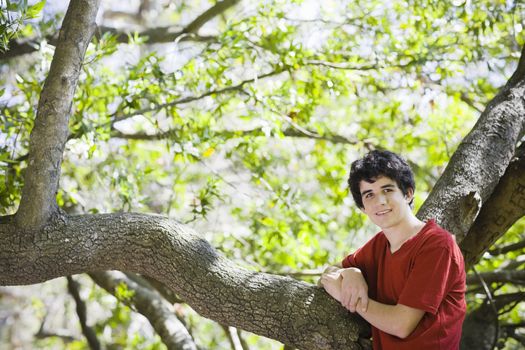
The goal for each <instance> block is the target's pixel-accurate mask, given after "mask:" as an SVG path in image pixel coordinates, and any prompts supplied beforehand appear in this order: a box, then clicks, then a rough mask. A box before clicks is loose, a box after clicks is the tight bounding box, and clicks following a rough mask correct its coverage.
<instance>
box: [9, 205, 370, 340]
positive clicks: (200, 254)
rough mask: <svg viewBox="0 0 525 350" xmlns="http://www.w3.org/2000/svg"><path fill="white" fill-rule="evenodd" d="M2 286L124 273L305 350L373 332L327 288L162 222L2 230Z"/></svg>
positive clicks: (67, 222) (135, 219) (100, 219)
mask: <svg viewBox="0 0 525 350" xmlns="http://www.w3.org/2000/svg"><path fill="white" fill-rule="evenodd" d="M0 236H1V237H2V238H3V239H2V240H1V241H0V252H2V253H0V271H2V273H1V274H0V285H17V284H30V283H39V282H43V281H46V280H49V279H52V278H55V277H58V276H64V275H71V274H77V273H81V272H86V271H103V270H110V269H118V270H122V271H130V272H136V273H140V274H143V275H147V276H151V277H153V278H155V279H156V280H158V281H162V282H163V283H164V284H165V285H167V286H168V287H169V288H170V289H172V290H174V291H175V292H177V294H178V295H180V296H181V297H182V298H183V299H184V300H185V301H186V302H187V303H188V304H189V305H191V306H192V308H194V309H195V310H196V311H197V312H198V313H199V314H201V315H203V316H205V317H208V318H210V319H213V320H215V321H218V322H220V323H224V324H228V325H231V326H234V327H237V328H241V329H244V330H248V331H251V332H254V333H257V334H260V335H263V336H266V337H269V338H272V339H276V340H279V341H281V342H283V343H285V344H289V345H293V346H295V347H297V348H300V349H343V348H344V349H361V348H362V346H361V345H360V343H359V341H360V338H367V337H368V335H369V334H368V330H369V329H368V326H367V325H366V324H365V322H364V321H362V320H358V318H357V316H354V315H352V314H350V313H349V312H348V311H347V310H346V309H344V308H343V307H342V306H341V305H340V304H339V303H337V302H336V301H335V300H334V299H332V298H331V297H329V296H328V294H326V293H325V292H324V290H323V289H322V288H319V287H316V286H313V285H311V284H307V283H304V282H299V281H296V280H293V279H291V278H286V277H281V276H274V275H269V274H263V273H256V272H252V271H248V270H245V269H242V268H239V267H237V266H235V265H234V264H233V263H232V262H230V261H229V260H227V259H225V258H224V257H223V256H221V255H219V254H218V252H217V251H215V250H214V249H213V248H212V247H211V246H210V245H209V244H208V243H207V242H206V241H205V240H204V239H202V238H201V237H199V236H198V235H197V234H195V233H194V232H192V231H191V230H190V229H188V228H187V227H185V226H183V225H181V224H179V223H176V222H174V221H169V220H168V219H165V218H162V217H159V216H148V215H139V214H107V215H93V216H90V215H86V216H74V217H65V218H64V220H63V221H55V222H53V223H52V224H50V225H48V226H46V227H44V228H43V229H42V230H40V231H37V232H35V234H34V235H33V236H32V237H25V238H23V239H22V238H21V237H20V234H19V232H18V231H17V230H16V229H15V227H14V226H13V225H12V224H10V223H9V222H7V223H4V224H0Z"/></svg>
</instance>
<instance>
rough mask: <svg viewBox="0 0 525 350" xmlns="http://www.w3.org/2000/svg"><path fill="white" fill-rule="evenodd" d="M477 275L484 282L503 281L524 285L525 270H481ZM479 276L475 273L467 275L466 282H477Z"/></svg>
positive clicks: (478, 281)
mask: <svg viewBox="0 0 525 350" xmlns="http://www.w3.org/2000/svg"><path fill="white" fill-rule="evenodd" d="M479 276H480V277H481V278H482V279H483V280H484V281H485V282H486V283H495V282H504V283H513V284H518V285H525V270H519V271H506V270H503V271H502V270H500V271H492V272H481V273H479ZM479 283H480V280H479V277H478V276H476V275H475V274H468V275H467V284H470V285H472V284H479Z"/></svg>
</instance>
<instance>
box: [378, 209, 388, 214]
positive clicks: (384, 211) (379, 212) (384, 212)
mask: <svg viewBox="0 0 525 350" xmlns="http://www.w3.org/2000/svg"><path fill="white" fill-rule="evenodd" d="M391 211H392V209H387V210H382V211H378V212H377V213H376V215H385V214H387V213H390V212H391Z"/></svg>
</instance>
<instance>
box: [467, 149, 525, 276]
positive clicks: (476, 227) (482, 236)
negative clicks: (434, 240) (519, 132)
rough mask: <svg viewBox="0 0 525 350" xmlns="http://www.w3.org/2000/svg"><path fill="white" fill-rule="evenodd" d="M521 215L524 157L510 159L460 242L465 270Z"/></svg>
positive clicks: (524, 197)
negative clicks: (503, 172)
mask: <svg viewBox="0 0 525 350" xmlns="http://www.w3.org/2000/svg"><path fill="white" fill-rule="evenodd" d="M524 215H525V156H521V157H520V158H517V159H514V160H513V161H512V162H511V163H510V164H509V166H508V168H507V170H506V171H505V174H504V175H503V176H502V178H501V179H500V181H499V183H498V185H497V186H496V188H495V189H494V192H492V194H491V195H490V197H489V198H487V199H486V202H485V203H484V204H483V207H482V208H481V211H480V212H479V215H478V216H477V218H476V220H475V221H474V223H473V224H472V227H471V228H470V230H469V231H468V234H467V236H466V237H465V239H463V241H462V242H461V243H460V247H461V250H462V251H463V255H464V257H465V263H466V266H467V269H468V268H470V267H471V266H473V265H474V264H475V263H476V262H477V261H478V260H479V259H480V257H481V256H482V255H483V253H484V252H485V251H486V250H487V249H488V248H490V247H491V246H492V245H493V244H494V242H496V240H497V239H498V238H500V237H501V236H503V235H504V234H505V232H507V230H508V229H509V228H510V227H511V226H512V225H513V224H514V223H515V222H516V221H517V220H519V219H520V218H521V217H523V216H524Z"/></svg>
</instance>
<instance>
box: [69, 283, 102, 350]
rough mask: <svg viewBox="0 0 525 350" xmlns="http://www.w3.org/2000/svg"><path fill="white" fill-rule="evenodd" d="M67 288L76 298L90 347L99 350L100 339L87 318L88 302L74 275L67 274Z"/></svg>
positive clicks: (81, 322) (83, 331) (79, 316)
mask: <svg viewBox="0 0 525 350" xmlns="http://www.w3.org/2000/svg"><path fill="white" fill-rule="evenodd" d="M67 290H68V291H69V294H71V296H72V297H73V299H74V300H75V304H76V309H77V315H78V320H79V322H80V327H81V328H82V333H83V334H84V336H85V337H86V340H87V342H88V344H89V347H90V348H91V349H92V350H99V349H100V342H99V341H98V338H97V334H96V333H95V331H94V330H93V329H92V328H91V327H89V326H88V325H87V323H86V319H87V312H86V304H85V303H84V301H83V300H82V298H81V297H80V293H79V292H78V283H77V282H76V281H75V280H73V277H71V276H67Z"/></svg>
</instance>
